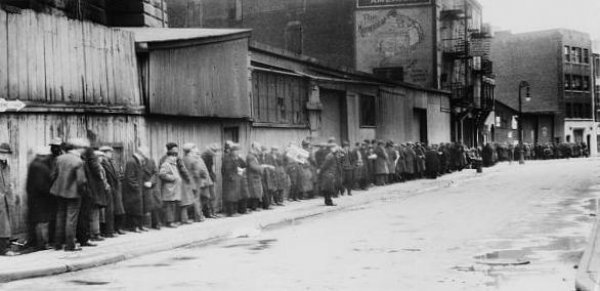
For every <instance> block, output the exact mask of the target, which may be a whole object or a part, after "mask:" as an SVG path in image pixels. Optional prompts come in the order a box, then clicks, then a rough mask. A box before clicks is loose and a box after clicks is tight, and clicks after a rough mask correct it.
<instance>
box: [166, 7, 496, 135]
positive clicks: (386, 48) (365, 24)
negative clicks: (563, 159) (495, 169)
mask: <svg viewBox="0 0 600 291" xmlns="http://www.w3.org/2000/svg"><path fill="white" fill-rule="evenodd" d="M167 2H168V7H169V9H168V11H169V20H170V25H171V26H173V27H236V28H252V30H253V32H252V38H253V40H255V41H257V42H261V43H265V44H268V45H271V46H275V47H279V48H284V49H287V50H289V51H291V52H295V53H298V54H304V55H308V56H312V57H315V58H318V59H321V60H325V61H327V62H328V63H329V64H332V65H337V66H346V67H351V68H354V69H357V70H359V71H364V72H368V73H374V74H375V75H378V76H380V77H384V78H387V79H390V80H393V81H397V82H407V83H411V84H415V85H419V86H422V87H428V88H436V89H445V90H448V91H451V92H452V97H453V98H452V107H453V109H452V112H453V118H452V120H453V121H452V132H453V135H452V136H453V139H454V140H456V141H463V142H465V143H466V144H468V145H476V144H478V143H480V142H482V141H483V135H482V134H481V131H482V129H483V125H484V121H485V120H486V118H487V117H488V115H489V113H490V111H491V110H492V108H493V88H494V80H493V74H492V63H491V62H490V60H489V58H488V55H489V54H488V53H489V44H490V38H491V33H490V30H489V29H487V28H486V27H485V26H483V25H482V7H481V5H480V4H479V3H478V2H477V1H476V0H387V1H376V0H289V1H264V0H230V1H223V0H167Z"/></svg>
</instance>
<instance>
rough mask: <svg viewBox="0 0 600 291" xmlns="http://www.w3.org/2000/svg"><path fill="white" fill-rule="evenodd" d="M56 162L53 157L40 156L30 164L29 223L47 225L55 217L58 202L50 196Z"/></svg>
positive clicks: (28, 176) (28, 185)
mask: <svg viewBox="0 0 600 291" xmlns="http://www.w3.org/2000/svg"><path fill="white" fill-rule="evenodd" d="M55 160H56V159H55V158H54V157H53V156H51V155H43V156H42V155H38V156H36V157H35V158H34V159H33V161H32V162H31V164H29V170H28V171H27V183H26V190H27V208H28V211H29V212H28V218H29V223H32V224H37V223H47V222H50V220H51V219H52V218H53V216H54V215H55V212H56V200H55V198H54V196H53V195H51V194H50V187H52V171H53V169H54V166H55V165H54V162H55Z"/></svg>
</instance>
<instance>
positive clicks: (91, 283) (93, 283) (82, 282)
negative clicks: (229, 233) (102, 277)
mask: <svg viewBox="0 0 600 291" xmlns="http://www.w3.org/2000/svg"><path fill="white" fill-rule="evenodd" d="M69 282H71V283H73V284H77V285H85V286H101V285H107V284H110V282H103V281H86V280H71V281H69Z"/></svg>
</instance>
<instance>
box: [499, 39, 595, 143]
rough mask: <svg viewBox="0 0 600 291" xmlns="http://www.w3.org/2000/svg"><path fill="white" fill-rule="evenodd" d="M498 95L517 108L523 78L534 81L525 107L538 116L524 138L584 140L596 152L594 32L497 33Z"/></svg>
mask: <svg viewBox="0 0 600 291" xmlns="http://www.w3.org/2000/svg"><path fill="white" fill-rule="evenodd" d="M491 56H492V60H493V61H494V63H495V64H496V67H495V70H494V71H495V73H496V98H497V99H498V100H500V101H502V102H503V103H505V104H507V105H509V106H510V107H512V108H515V109H518V89H519V84H520V82H521V81H526V82H528V83H529V85H530V92H531V101H530V102H525V101H524V102H523V112H525V113H526V114H528V115H529V116H537V117H539V119H537V120H535V122H533V123H534V124H538V126H537V127H536V128H532V129H531V130H528V129H527V128H524V135H525V136H524V140H525V141H532V142H534V143H548V142H557V143H560V142H579V143H581V142H584V143H586V144H587V145H589V146H590V149H592V154H595V153H596V152H597V151H596V150H595V149H596V148H597V146H596V145H597V139H596V132H597V127H596V124H595V120H594V112H595V110H594V106H595V99H594V78H593V70H592V68H593V66H592V64H593V61H594V59H593V55H592V42H591V39H590V36H589V35H588V34H585V33H581V32H577V31H571V30H565V29H557V30H548V31H539V32H530V33H520V34H512V33H510V32H499V33H496V34H495V37H494V40H493V44H492V53H491Z"/></svg>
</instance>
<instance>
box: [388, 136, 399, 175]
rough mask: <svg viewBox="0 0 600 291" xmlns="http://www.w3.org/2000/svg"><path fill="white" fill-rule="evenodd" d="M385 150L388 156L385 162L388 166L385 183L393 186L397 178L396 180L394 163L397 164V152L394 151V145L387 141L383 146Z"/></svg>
mask: <svg viewBox="0 0 600 291" xmlns="http://www.w3.org/2000/svg"><path fill="white" fill-rule="evenodd" d="M385 150H386V152H387V154H388V160H387V164H388V172H389V173H388V178H387V182H388V183H389V184H393V183H396V182H397V178H396V163H397V162H398V156H399V154H398V151H397V150H396V146H395V145H394V142H393V141H389V142H388V143H387V144H386V145H385Z"/></svg>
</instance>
